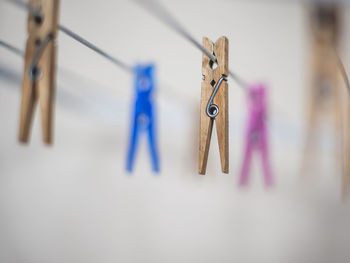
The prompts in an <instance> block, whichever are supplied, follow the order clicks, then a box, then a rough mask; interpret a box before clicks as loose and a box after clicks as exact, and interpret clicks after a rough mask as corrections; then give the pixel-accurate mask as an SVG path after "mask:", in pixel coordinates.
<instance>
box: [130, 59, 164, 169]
mask: <svg viewBox="0 0 350 263" xmlns="http://www.w3.org/2000/svg"><path fill="white" fill-rule="evenodd" d="M134 70H135V83H134V85H135V102H134V112H133V116H132V124H131V133H130V144H129V151H128V156H127V164H126V169H127V171H129V172H132V170H133V167H134V161H135V155H136V148H137V145H138V141H139V136H140V134H141V133H144V132H147V135H148V142H149V147H150V154H151V161H152V170H153V171H154V172H159V158H158V149H157V143H156V138H157V137H156V122H155V121H156V120H155V107H154V100H153V95H154V90H155V88H154V86H155V79H154V74H155V66H154V65H152V64H150V65H137V66H136V67H135V69H134Z"/></svg>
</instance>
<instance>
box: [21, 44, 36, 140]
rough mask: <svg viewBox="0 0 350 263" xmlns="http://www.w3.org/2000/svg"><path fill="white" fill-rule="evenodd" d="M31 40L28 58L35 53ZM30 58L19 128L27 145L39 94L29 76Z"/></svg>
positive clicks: (26, 70)
mask: <svg viewBox="0 0 350 263" xmlns="http://www.w3.org/2000/svg"><path fill="white" fill-rule="evenodd" d="M31 42H32V41H31V40H30V39H29V40H28V41H27V46H26V56H29V55H30V54H33V53H34V50H35V47H34V45H33V44H32V43H31ZM29 68H30V58H26V59H25V65H24V74H23V81H22V98H21V115H20V125H19V126H20V127H19V141H20V142H23V143H27V142H28V140H29V135H30V128H31V124H32V120H33V115H34V107H35V105H36V102H37V98H38V94H37V90H36V87H35V83H34V82H33V81H32V79H31V78H30V76H29Z"/></svg>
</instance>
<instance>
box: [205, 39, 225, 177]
mask: <svg viewBox="0 0 350 263" xmlns="http://www.w3.org/2000/svg"><path fill="white" fill-rule="evenodd" d="M203 46H204V47H205V48H206V49H207V50H209V51H210V52H211V53H212V54H213V55H214V56H215V57H216V59H217V61H213V60H211V59H210V58H209V57H208V56H207V55H205V54H203V58H202V75H203V81H202V92H201V106H200V139H199V174H205V172H206V168H207V161H208V153H209V146H210V139H211V134H212V129H213V123H214V120H215V122H216V131H217V135H218V143H219V151H220V159H221V170H222V172H223V173H228V170H229V143H228V85H227V79H226V77H227V76H228V39H227V38H226V37H220V38H219V39H218V40H217V41H216V42H215V43H213V42H212V41H211V40H209V39H208V38H206V37H204V38H203Z"/></svg>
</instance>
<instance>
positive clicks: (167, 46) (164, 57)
mask: <svg viewBox="0 0 350 263" xmlns="http://www.w3.org/2000/svg"><path fill="white" fill-rule="evenodd" d="M163 3H164V4H165V5H166V6H167V8H168V9H169V10H170V11H171V12H172V13H173V14H174V15H175V16H176V18H177V19H178V20H179V21H181V23H182V24H183V25H184V26H185V27H186V28H187V29H188V30H189V31H190V32H191V34H193V35H194V37H195V39H197V40H198V41H201V38H202V37H203V36H208V37H209V38H211V39H212V40H214V41H215V40H216V39H217V38H218V37H220V36H222V35H226V36H227V37H228V39H229V41H230V69H231V70H232V71H234V72H236V73H238V74H239V75H240V76H242V77H243V78H244V79H246V80H247V81H248V82H250V83H255V82H259V81H263V82H265V83H267V84H268V86H269V102H270V105H269V112H270V116H269V135H270V148H271V162H272V166H273V169H274V176H275V181H276V184H275V186H274V187H273V188H272V189H268V190H267V189H265V188H264V185H263V180H262V179H263V175H262V171H261V163H260V160H259V159H258V158H256V161H255V162H254V165H253V169H252V174H251V182H250V186H249V187H248V188H246V189H240V188H239V187H238V185H237V182H238V175H239V170H240V166H241V162H242V152H243V145H244V141H243V138H244V137H243V135H244V126H245V118H246V100H245V96H244V93H243V92H242V91H241V90H240V88H239V87H238V86H237V85H236V84H235V83H234V81H233V80H230V81H229V87H230V90H229V93H230V173H229V174H228V175H223V174H221V172H220V160H219V155H218V147H217V138H216V134H215V133H214V134H213V137H212V142H211V149H210V154H209V162H208V170H207V175H206V176H200V175H198V174H197V155H198V151H197V148H198V125H199V98H200V83H201V53H200V51H199V50H197V49H196V48H195V47H194V46H192V45H191V44H189V43H188V42H187V41H186V40H184V39H183V38H181V37H180V36H178V35H177V34H176V33H175V32H173V31H172V30H170V29H169V28H168V27H166V26H165V25H163V24H162V23H160V22H159V21H158V20H157V19H155V18H153V17H152V16H151V15H149V14H148V13H147V12H145V11H144V10H143V9H142V8H140V7H139V6H138V5H136V4H135V3H133V2H132V1H121V0H118V1H115V0H114V1H112V0H100V1H92V0H89V1H87V0H85V1H83V0H79V1H78V0H75V1H68V0H67V1H61V10H60V21H61V24H63V25H65V26H68V27H69V28H71V29H72V30H73V31H75V32H78V33H79V34H80V35H82V36H84V37H86V38H87V39H89V40H90V41H92V42H93V43H95V44H96V45H98V46H99V47H101V48H103V49H105V50H107V51H108V52H110V53H111V54H113V55H115V56H116V57H118V58H119V59H120V60H122V61H124V62H126V63H128V64H130V65H133V64H135V63H137V62H142V63H145V62H155V63H156V65H157V79H158V87H157V88H158V93H157V106H158V112H157V113H158V114H157V115H158V116H157V122H158V144H159V148H160V156H161V173H160V174H159V175H158V176H155V175H154V174H153V173H152V172H151V169H150V160H149V154H148V148H147V144H146V142H147V141H146V140H142V141H141V142H140V148H139V151H138V153H139V154H138V155H137V161H136V167H135V172H134V173H133V174H132V175H128V174H127V173H126V172H125V158H126V151H127V146H128V134H129V128H130V115H131V103H132V97H133V80H132V76H131V75H130V74H129V73H127V72H124V71H122V70H121V69H120V68H118V67H115V66H114V65H113V64H111V63H110V62H109V61H106V60H105V59H103V58H101V57H100V56H98V55H97V54H95V53H93V52H92V51H90V50H89V49H87V48H85V47H84V46H82V45H80V44H79V43H77V42H75V41H74V40H72V39H70V38H68V37H67V36H66V35H64V34H63V33H60V34H59V37H58V47H59V49H58V65H59V70H58V76H57V78H58V87H57V104H56V112H55V142H54V145H53V147H47V146H45V145H43V143H42V141H41V123H40V119H39V118H38V116H39V111H37V112H36V119H35V122H34V124H33V130H32V131H33V132H32V136H31V142H30V144H29V145H28V146H23V145H20V144H19V143H18V142H17V137H18V136H17V135H18V122H19V109H20V78H21V74H22V68H23V61H22V59H21V58H20V57H18V56H16V55H14V54H12V53H9V52H8V51H7V50H5V49H3V48H0V69H1V70H0V73H1V76H0V121H1V125H0V127H1V132H0V134H1V135H0V262H19V263H22V262H23V263H24V262H25V263H31V262H33V263H48V262H50V263H55V262H60V263H62V262H65V263H66V262H72V263H73V262H74V263H78V262H84V263H88V262H94V263H95V262H103V263H108V262H123V263H124V262H125V263H128V262H162V263H164V262H174V263H175V262H176V263H178V262H191V263H192V262H201V263H206V262H208V263H209V262H210V263H212V262H220V263H221V262H242V263H243V262H244V263H245V262H260V263H262V262H269V263H274V262H276V263H277V262H286V263H289V262H291V263H294V262H295V263H296V262H298V263H301V262H307V263H311V262H315V263H316V262H317V263H320V262H325V263H327V262H337V263H338V262H341V263H342V262H344V263H345V262H349V260H350V250H349V244H350V227H349V222H350V210H349V209H350V205H349V200H346V199H345V200H343V199H342V198H341V174H340V171H339V169H337V166H336V159H337V156H336V154H335V148H336V147H335V142H334V140H333V139H332V138H333V137H334V136H333V134H332V130H331V129H330V128H327V126H326V127H325V128H324V129H320V133H321V134H323V135H322V136H321V138H323V139H322V140H321V147H320V150H318V151H317V152H318V153H319V155H320V159H319V160H318V161H317V165H316V167H313V169H310V171H308V172H306V173H305V171H304V172H302V169H301V163H302V159H303V144H304V135H305V134H304V128H305V127H304V126H305V123H306V109H307V94H308V92H307V90H308V88H309V87H308V86H307V80H308V53H309V41H310V39H309V37H308V34H309V24H308V22H309V20H308V12H307V10H306V9H305V6H303V5H302V4H300V3H298V2H297V1H284V2H279V1H258V0H257V1H243V0H242V1H229V0H226V1H225V0H221V1H214V0H204V1H199V0H187V1H185V0H180V1H165V0H163ZM342 11H343V15H344V21H343V24H344V25H349V24H350V5H348V6H346V7H344V8H343V9H342ZM26 17H27V15H26V12H24V11H23V10H20V9H18V7H16V6H13V5H11V4H9V3H7V2H5V1H1V2H0V39H3V40H6V41H8V42H10V43H12V44H13V45H15V46H17V47H19V48H21V49H24V46H25V40H26ZM349 46H350V27H347V28H346V27H345V26H344V28H343V42H342V47H341V51H340V55H341V57H342V59H343V61H344V64H345V66H346V68H347V69H348V70H350V49H349ZM342 88H343V87H342ZM257 157H259V155H257Z"/></svg>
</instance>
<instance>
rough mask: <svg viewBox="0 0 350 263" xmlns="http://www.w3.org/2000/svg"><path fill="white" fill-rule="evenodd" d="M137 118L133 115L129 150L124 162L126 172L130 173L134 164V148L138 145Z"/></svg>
mask: <svg viewBox="0 0 350 263" xmlns="http://www.w3.org/2000/svg"><path fill="white" fill-rule="evenodd" d="M137 121H138V116H137V114H135V116H134V120H133V123H132V134H131V136H130V142H129V150H128V156H127V160H126V170H127V171H128V172H132V170H133V167H134V162H135V154H136V148H137V145H138V137H139V136H138V135H139V134H138V132H139V131H138V125H137Z"/></svg>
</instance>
